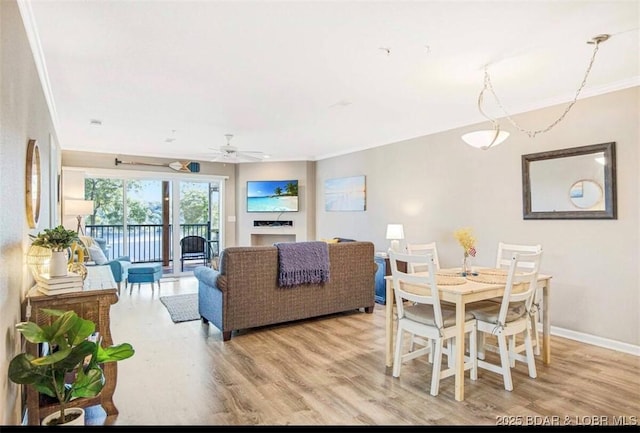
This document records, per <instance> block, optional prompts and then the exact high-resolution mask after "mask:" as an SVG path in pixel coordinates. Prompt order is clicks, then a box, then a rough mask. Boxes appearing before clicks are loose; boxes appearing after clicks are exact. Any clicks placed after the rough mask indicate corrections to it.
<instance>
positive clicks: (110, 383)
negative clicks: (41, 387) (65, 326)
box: [22, 281, 118, 425]
mask: <svg viewBox="0 0 640 433" xmlns="http://www.w3.org/2000/svg"><path fill="white" fill-rule="evenodd" d="M85 283H86V281H85ZM114 284H115V283H114ZM117 301H118V295H117V289H116V288H115V287H114V288H109V289H103V288H100V289H90V288H85V289H84V290H80V291H77V292H72V293H63V294H60V295H43V294H40V293H38V294H34V295H33V296H31V297H29V298H28V300H25V301H24V303H23V309H22V311H23V318H24V320H25V321H26V320H31V321H32V322H35V323H36V324H38V325H39V326H43V325H49V324H51V322H52V321H53V319H55V318H52V317H51V316H48V315H46V314H44V313H43V312H42V309H43V308H52V309H55V310H62V311H69V310H73V311H75V312H76V314H77V315H78V316H80V317H82V318H83V319H86V320H91V321H93V322H94V323H95V324H96V331H97V332H100V335H101V336H102V341H103V343H104V345H105V346H110V345H112V344H113V340H112V338H111V329H110V318H109V312H110V309H111V304H115V303H116V302H117ZM27 303H30V304H31V317H30V318H29V319H27V318H26V311H27ZM26 344H27V351H28V352H29V353H31V354H32V355H34V356H38V352H39V351H40V345H38V344H32V343H29V342H27V343H26ZM102 369H103V371H104V376H105V386H104V388H103V389H102V392H101V393H100V394H99V395H97V396H96V397H90V398H89V397H87V398H76V399H74V400H72V401H70V402H69V404H68V407H88V406H95V405H97V404H100V405H102V407H103V408H104V410H105V412H106V413H107V415H115V414H117V413H118V409H117V408H116V406H115V405H114V404H113V393H114V391H115V389H116V383H117V380H118V363H117V362H107V363H105V364H104V365H103V366H102ZM26 396H27V411H28V419H29V424H30V425H39V424H40V421H41V419H42V418H43V417H45V416H47V415H49V414H51V413H53V412H55V411H56V410H59V406H58V404H57V403H55V402H54V403H46V402H45V401H44V400H42V399H41V396H40V394H39V393H38V391H36V389H35V388H34V387H32V386H29V385H27V386H26Z"/></svg>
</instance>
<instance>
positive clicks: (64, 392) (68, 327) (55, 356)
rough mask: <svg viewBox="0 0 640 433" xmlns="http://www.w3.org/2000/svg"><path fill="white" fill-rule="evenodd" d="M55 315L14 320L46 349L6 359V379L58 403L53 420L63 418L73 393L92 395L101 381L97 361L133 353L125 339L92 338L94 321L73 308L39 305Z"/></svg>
mask: <svg viewBox="0 0 640 433" xmlns="http://www.w3.org/2000/svg"><path fill="white" fill-rule="evenodd" d="M42 311H44V312H45V313H46V314H48V315H50V316H54V317H56V319H55V320H54V321H53V322H52V323H51V325H44V326H42V327H40V326H38V325H37V324H36V323H34V322H20V323H18V324H16V328H17V330H18V332H20V333H21V334H22V335H23V336H24V338H25V339H26V340H27V341H29V342H31V343H35V344H40V343H46V344H47V345H48V352H47V353H46V354H45V355H43V356H40V357H37V356H34V355H31V354H29V353H20V354H18V355H16V356H15V357H14V358H13V359H12V360H11V362H10V363H9V379H10V380H11V381H12V382H15V383H18V384H25V385H31V386H34V387H35V388H36V390H37V391H38V392H39V393H42V394H46V395H48V396H50V397H54V398H56V399H57V400H58V402H59V404H60V416H59V417H58V418H57V423H62V422H64V421H63V420H65V408H66V406H67V404H68V403H69V402H70V401H71V400H72V399H74V398H77V397H95V396H96V395H98V394H99V393H100V391H101V390H102V388H103V387H104V385H105V377H104V372H103V370H102V367H101V364H103V363H105V362H115V361H121V360H123V359H127V358H130V357H131V356H133V354H134V353H135V352H134V350H133V347H132V346H131V344H129V343H122V344H119V345H115V346H109V347H102V346H101V342H100V341H99V340H98V341H93V340H94V338H93V336H94V333H95V328H96V325H95V323H93V322H92V321H90V320H85V319H83V318H81V317H79V316H78V315H77V314H76V313H75V312H73V311H66V312H63V311H59V310H52V309H43V310H42Z"/></svg>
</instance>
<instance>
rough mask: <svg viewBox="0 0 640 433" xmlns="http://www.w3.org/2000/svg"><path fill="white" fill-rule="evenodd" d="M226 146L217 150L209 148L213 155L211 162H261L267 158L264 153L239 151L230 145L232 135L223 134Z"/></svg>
mask: <svg viewBox="0 0 640 433" xmlns="http://www.w3.org/2000/svg"><path fill="white" fill-rule="evenodd" d="M225 137H226V138H227V144H225V145H223V146H220V147H219V148H218V149H214V148H211V147H210V148H209V149H210V150H212V151H213V153H214V158H213V159H212V161H220V162H242V161H248V162H252V161H262V160H263V159H265V158H266V157H267V155H265V154H264V152H260V151H257V150H240V149H238V148H237V147H235V146H232V145H231V139H232V138H233V134H225Z"/></svg>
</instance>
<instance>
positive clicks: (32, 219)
mask: <svg viewBox="0 0 640 433" xmlns="http://www.w3.org/2000/svg"><path fill="white" fill-rule="evenodd" d="M25 169H26V170H25V191H26V210H27V222H28V224H29V228H31V229H34V228H36V226H37V225H38V220H39V219H40V193H41V189H42V174H41V171H40V150H39V149H38V143H36V140H29V143H28V144H27V164H26V167H25Z"/></svg>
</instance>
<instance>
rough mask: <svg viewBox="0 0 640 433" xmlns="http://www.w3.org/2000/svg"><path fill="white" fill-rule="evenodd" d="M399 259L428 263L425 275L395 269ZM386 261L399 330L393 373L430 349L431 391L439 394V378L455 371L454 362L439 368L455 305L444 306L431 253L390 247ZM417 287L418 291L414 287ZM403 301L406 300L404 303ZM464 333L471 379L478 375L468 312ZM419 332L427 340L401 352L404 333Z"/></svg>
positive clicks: (451, 334)
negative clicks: (468, 353) (423, 343)
mask: <svg viewBox="0 0 640 433" xmlns="http://www.w3.org/2000/svg"><path fill="white" fill-rule="evenodd" d="M398 261H402V262H406V263H407V265H409V264H416V265H420V266H425V265H426V266H427V268H428V275H417V274H413V273H409V272H402V271H400V270H398V263H397V262H398ZM389 263H390V265H391V276H392V281H393V288H394V293H395V301H396V309H397V322H398V331H397V336H396V346H395V354H394V359H393V377H399V376H400V369H401V366H402V363H403V362H406V361H408V360H410V359H414V358H416V357H418V356H421V355H424V354H428V353H432V360H433V361H432V362H433V370H432V374H431V391H430V392H431V395H434V396H435V395H438V392H439V389H440V380H441V379H444V378H447V377H450V376H453V375H455V371H456V368H455V362H453V363H451V364H452V365H448V366H447V368H445V369H444V370H442V355H443V347H444V342H445V341H455V338H456V335H457V332H458V328H457V327H456V311H455V308H450V307H446V306H443V305H442V304H441V302H440V294H439V292H438V287H437V284H436V267H435V259H434V258H433V255H432V254H427V255H423V254H401V253H396V252H395V251H389ZM416 288H418V291H419V292H418V291H415V289H416ZM405 301H409V302H408V303H406V304H405ZM463 326H464V331H465V334H466V333H469V334H470V335H469V341H470V355H469V356H468V357H465V363H464V370H465V371H466V370H470V371H471V373H470V374H471V379H472V380H476V379H477V376H478V359H477V356H476V326H475V320H474V319H473V316H472V315H471V314H467V315H466V317H465V322H464V325H463ZM406 333H409V334H411V335H418V336H421V337H424V338H427V339H428V341H429V343H430V344H427V345H426V346H425V347H423V348H420V349H418V350H410V351H409V352H407V353H403V352H404V351H403V346H404V335H405V334H406Z"/></svg>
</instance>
